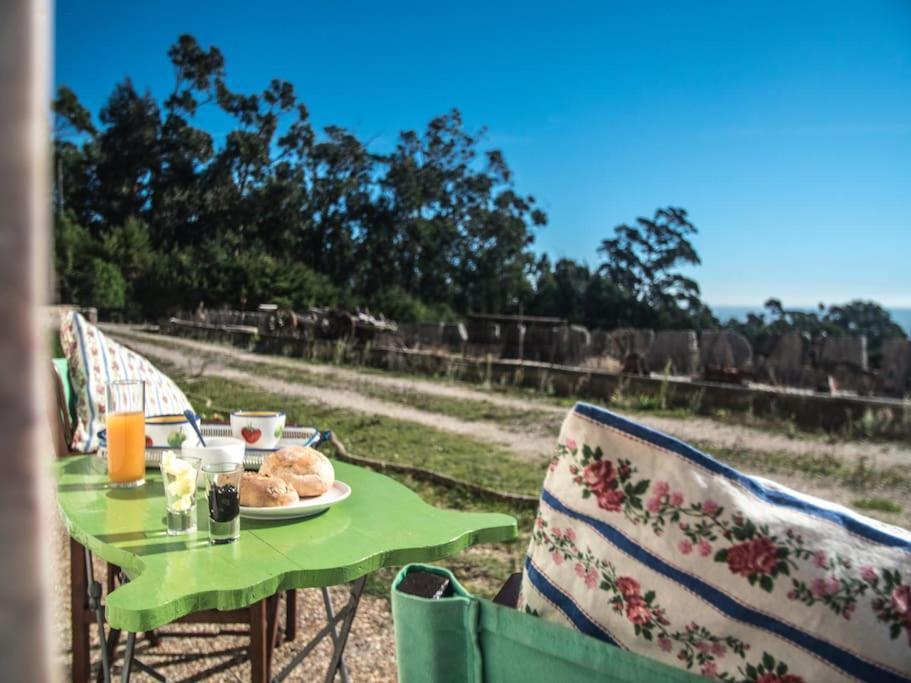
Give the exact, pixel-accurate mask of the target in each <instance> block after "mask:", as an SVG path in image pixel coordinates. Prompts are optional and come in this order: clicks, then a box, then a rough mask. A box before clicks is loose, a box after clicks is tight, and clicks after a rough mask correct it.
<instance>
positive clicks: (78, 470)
mask: <svg viewBox="0 0 911 683" xmlns="http://www.w3.org/2000/svg"><path fill="white" fill-rule="evenodd" d="M333 465H334V466H335V471H336V476H337V478H338V479H340V480H341V481H344V482H345V483H347V484H348V485H349V486H351V489H352V493H351V496H350V497H349V498H348V499H347V500H345V501H343V502H341V503H339V504H337V505H335V506H334V507H332V508H330V509H329V510H328V511H326V512H325V513H323V514H321V515H318V516H316V517H311V518H309V519H300V520H291V521H272V522H264V521H254V520H249V519H241V532H240V539H239V540H238V541H237V542H235V543H232V544H229V545H222V546H212V545H209V542H208V531H207V530H208V526H207V520H206V507H205V500H204V496H203V493H202V491H200V493H199V496H198V501H199V504H198V505H197V514H198V516H199V519H198V525H199V531H198V532H196V533H195V534H192V535H188V536H176V537H175V536H168V535H167V533H166V531H165V520H164V513H165V498H164V488H163V486H162V483H161V474H160V472H158V471H156V470H152V469H149V470H147V471H146V484H145V486H143V487H141V488H138V489H111V488H109V487H108V486H107V469H106V461H104V460H102V459H100V458H97V457H95V456H91V455H87V456H76V457H69V458H63V459H61V460H59V461H57V463H56V464H55V468H56V472H57V482H58V483H57V500H58V504H59V506H60V510H61V513H62V516H63V519H64V521H65V523H66V525H67V530H68V531H69V533H70V535H71V536H72V537H73V538H75V539H76V540H77V541H79V542H80V543H82V544H83V545H84V546H86V547H87V548H89V549H90V550H91V551H92V552H94V553H96V554H97V555H98V556H99V557H101V558H102V559H104V560H106V561H108V562H111V563H113V564H116V565H118V566H120V567H122V568H123V570H124V571H125V572H126V573H127V575H128V576H129V577H130V579H131V580H130V582H129V583H127V584H126V585H124V586H121V587H119V588H117V589H116V590H115V591H114V592H112V593H111V595H110V596H109V597H108V599H107V619H108V622H109V623H110V624H111V626H112V627H114V628H119V629H123V630H126V631H134V632H138V631H146V630H149V629H153V628H157V627H158V626H162V625H164V624H167V623H169V622H171V621H174V620H175V619H178V618H180V617H182V616H184V615H186V614H189V613H191V612H196V611H200V610H205V609H219V610H230V609H238V608H241V607H246V606H248V605H251V604H253V603H255V602H257V601H259V600H261V599H263V598H266V597H268V596H270V595H273V594H275V593H276V592H278V591H282V590H287V589H291V588H313V587H319V586H332V585H336V584H340V583H344V582H347V581H353V580H354V579H356V578H358V577H360V576H363V575H364V574H368V573H370V572H372V571H374V570H376V569H379V568H381V567H386V566H390V565H393V566H394V565H403V564H407V563H409V562H431V561H434V560H438V559H440V558H443V557H447V556H450V555H454V554H456V553H458V552H460V551H461V550H463V549H465V548H467V547H469V546H471V545H474V544H477V543H489V542H495V541H506V540H511V539H514V538H515V537H516V521H515V519H513V518H512V517H510V516H508V515H502V514H496V513H473V512H456V511H453V510H444V509H441V508H436V507H433V506H431V505H428V504H426V503H425V502H424V501H422V500H421V499H420V498H419V497H418V496H417V494H415V493H414V492H413V491H411V490H410V489H408V488H406V487H405V486H403V485H401V484H399V483H398V482H396V481H395V480H393V479H390V478H389V477H386V476H383V475H381V474H377V473H376V472H371V471H369V470H366V469H363V468H361V467H356V466H354V465H350V464H347V463H343V462H338V461H335V460H334V461H333Z"/></svg>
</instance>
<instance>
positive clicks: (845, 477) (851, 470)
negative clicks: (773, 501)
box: [694, 442, 911, 493]
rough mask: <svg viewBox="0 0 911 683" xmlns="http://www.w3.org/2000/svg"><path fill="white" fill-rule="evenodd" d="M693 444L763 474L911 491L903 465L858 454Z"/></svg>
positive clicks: (861, 488)
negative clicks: (844, 456) (845, 456)
mask: <svg viewBox="0 0 911 683" xmlns="http://www.w3.org/2000/svg"><path fill="white" fill-rule="evenodd" d="M694 445H695V446H696V448H699V449H700V450H703V451H705V452H706V453H710V454H711V455H713V456H715V457H716V458H717V459H718V460H720V461H722V462H725V463H727V464H729V465H731V466H733V467H736V468H738V469H741V470H742V469H754V470H757V471H760V472H762V474H763V476H765V475H771V474H799V475H804V476H809V477H813V478H825V479H830V480H834V482H835V483H837V484H839V485H841V486H843V487H845V488H848V489H851V490H853V491H857V492H860V493H865V492H867V491H869V490H871V489H878V488H883V487H885V488H893V489H899V490H903V491H911V476H909V474H908V473H907V470H906V469H905V468H902V467H885V468H881V469H880V468H874V467H871V466H870V465H869V463H868V461H867V459H866V458H861V459H859V460H858V461H857V462H854V463H847V462H845V461H843V460H839V459H838V458H835V457H833V456H831V455H826V454H824V453H814V454H812V455H795V454H793V453H783V452H779V451H774V452H768V451H751V450H747V449H743V448H726V447H720V446H716V445H714V444H710V443H700V442H696V443H694ZM783 483H785V484H786V483H787V482H783Z"/></svg>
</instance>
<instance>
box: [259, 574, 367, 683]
mask: <svg viewBox="0 0 911 683" xmlns="http://www.w3.org/2000/svg"><path fill="white" fill-rule="evenodd" d="M366 582H367V577H366V576H363V577H361V578H359V579H358V580H357V581H355V582H354V583H353V584H351V596H350V597H349V598H348V602H347V603H346V604H345V606H344V607H342V608H341V609H340V610H339V611H338V612H336V613H334V614H332V612H331V611H330V612H329V613H330V614H332V616H330V617H329V619H328V621H327V623H326V625H325V626H324V627H323V628H321V629H320V630H319V632H318V633H317V634H316V635H315V636H313V638H311V639H310V642H308V643H307V644H306V645H304V647H303V648H302V649H301V651H300V652H298V653H297V654H296V655H294V657H293V658H292V659H291V661H290V662H288V663H287V664H286V665H285V666H284V668H283V669H282V670H281V671H280V672H279V673H278V674H276V675H275V676H274V677H273V678H272V683H280V682H281V681H283V680H285V679H286V678H287V677H288V676H289V675H290V674H291V672H292V671H294V669H295V668H297V666H298V665H299V664H300V663H301V662H302V661H304V659H306V657H307V655H309V654H310V653H311V652H312V651H313V649H314V648H315V647H316V646H317V645H319V644H320V642H322V640H323V638H325V637H326V636H330V634H331V637H332V641H333V648H332V659H331V660H330V663H329V668H328V670H327V671H326V681H330V682H331V681H332V680H334V679H335V674H336V672H337V671H338V670H339V669H340V668H341V663H342V656H343V655H344V652H345V645H346V644H347V643H348V634H349V633H350V632H351V624H352V623H353V622H354V617H355V615H356V614H357V608H358V605H359V604H360V602H361V596H362V594H363V592H364V584H365V583H366ZM328 608H329V609H330V610H331V608H332V603H331V601H330V602H329V603H328ZM339 623H341V630H340V631H338V632H337V631H336V625H338V624H339ZM342 675H343V676H347V672H345V673H343V674H342Z"/></svg>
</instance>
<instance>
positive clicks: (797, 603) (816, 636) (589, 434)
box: [519, 403, 911, 683]
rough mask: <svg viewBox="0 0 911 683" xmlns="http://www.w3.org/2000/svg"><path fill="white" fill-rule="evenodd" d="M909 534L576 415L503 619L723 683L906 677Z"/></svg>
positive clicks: (656, 437)
mask: <svg viewBox="0 0 911 683" xmlns="http://www.w3.org/2000/svg"><path fill="white" fill-rule="evenodd" d="M909 552H911V534H909V533H908V532H906V531H904V530H901V529H898V528H896V527H892V526H889V525H886V524H882V523H879V522H877V521H875V520H872V519H868V518H865V517H863V516H861V515H857V514H855V513H853V512H851V511H849V510H847V509H846V508H844V507H841V506H838V505H834V504H831V503H826V502H824V501H820V500H818V499H814V498H810V497H808V496H803V495H801V494H798V493H796V492H794V491H791V490H789V489H786V488H784V487H781V486H778V485H776V484H773V483H771V482H768V481H765V480H761V479H758V478H755V477H748V476H745V475H743V474H741V473H739V472H737V471H736V470H734V469H732V468H730V467H727V466H725V465H722V464H720V463H719V462H717V461H716V460H714V459H713V458H712V457H710V456H708V455H706V454H704V453H701V452H700V451H698V450H696V449H694V448H692V447H690V446H688V445H687V444H685V443H683V442H681V441H679V440H677V439H674V438H672V437H669V436H667V435H664V434H661V433H659V432H656V431H652V430H650V429H648V428H646V427H643V426H642V425H639V424H637V423H635V422H632V421H630V420H627V419H625V418H622V417H620V416H618V415H616V414H614V413H611V412H609V411H606V410H603V409H600V408H596V407H594V406H591V405H587V404H584V403H580V404H577V405H576V406H575V408H574V409H573V410H572V411H571V412H570V414H569V415H568V416H567V418H566V420H565V421H564V423H563V428H562V430H561V433H560V438H559V443H558V446H557V450H556V455H555V457H554V458H553V461H552V462H551V465H550V469H549V471H548V474H547V477H546V479H545V482H544V488H543V490H542V493H541V503H540V508H539V512H538V516H537V518H536V520H535V526H534V528H533V531H532V539H531V543H530V545H529V549H528V554H527V557H526V564H525V572H524V575H523V580H522V590H521V594H520V596H519V607H520V609H524V610H526V611H527V612H530V613H532V614H537V615H539V616H541V617H542V618H544V619H547V620H551V621H554V622H558V623H562V624H565V625H567V626H570V627H572V628H575V629H578V630H580V631H582V632H584V633H587V634H589V635H591V636H593V637H595V638H598V639H600V640H603V641H606V642H610V643H615V644H616V645H618V646H620V647H623V648H626V649H629V650H631V651H633V652H636V653H640V654H643V655H646V656H648V657H651V658H654V659H656V660H658V661H661V662H664V663H666V664H670V665H674V666H677V667H682V668H684V669H687V670H690V671H693V672H697V673H701V674H703V675H705V676H709V677H717V678H721V679H724V680H737V681H757V682H762V683H799V682H800V681H807V682H809V681H846V680H856V679H861V680H870V681H873V680H875V681H900V680H908V679H909V678H911V554H909Z"/></svg>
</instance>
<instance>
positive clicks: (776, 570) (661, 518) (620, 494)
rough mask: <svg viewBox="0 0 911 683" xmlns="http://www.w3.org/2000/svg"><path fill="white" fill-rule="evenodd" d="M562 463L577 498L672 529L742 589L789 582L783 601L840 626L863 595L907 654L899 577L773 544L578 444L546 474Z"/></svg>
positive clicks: (714, 507)
mask: <svg viewBox="0 0 911 683" xmlns="http://www.w3.org/2000/svg"><path fill="white" fill-rule="evenodd" d="M562 459H566V460H568V461H569V463H570V464H569V471H570V474H572V475H573V481H574V482H575V483H576V484H577V485H579V486H580V487H581V488H582V497H583V498H585V499H587V498H591V497H594V498H595V501H596V502H597V504H598V507H600V508H601V509H603V510H606V511H608V512H617V513H622V514H623V515H624V516H625V517H626V518H627V519H628V520H629V521H631V522H632V523H633V524H637V525H643V526H647V527H650V528H651V529H652V531H653V533H654V534H655V535H657V536H661V535H663V534H664V533H665V532H666V530H667V529H669V528H672V527H676V529H677V530H678V531H679V532H680V533H681V534H682V535H683V538H681V539H680V540H679V541H678V542H677V543H676V544H675V547H676V549H677V552H679V553H680V554H681V555H697V556H700V557H710V556H711V557H712V559H713V561H714V562H718V563H724V564H726V565H727V568H728V571H730V572H731V573H732V574H735V575H737V576H741V577H743V578H744V579H745V580H746V581H747V582H748V583H749V585H751V586H758V587H759V588H761V589H762V590H764V591H766V592H769V593H771V592H772V590H773V589H774V587H775V583H776V581H777V580H778V579H780V578H781V577H790V580H791V589H790V590H789V591H788V593H787V597H788V599H790V600H794V601H796V602H801V603H803V604H805V605H807V606H812V605H815V604H821V605H823V606H825V607H826V608H828V609H830V610H831V611H832V612H834V613H835V614H837V615H839V616H841V617H843V618H844V619H846V620H850V619H851V618H852V616H853V614H854V613H855V611H856V610H857V606H858V602H859V600H860V599H862V598H864V597H865V596H867V595H868V594H869V595H870V598H871V599H870V602H869V607H870V609H871V610H872V612H873V613H874V614H875V615H876V618H877V619H878V620H879V621H880V622H882V623H883V625H884V626H885V627H887V628H888V629H889V634H890V637H891V638H892V639H893V640H895V639H897V638H898V637H899V635H901V633H902V631H904V632H905V634H906V636H907V642H908V645H909V646H911V585H909V584H908V583H905V582H904V579H903V577H902V575H901V572H899V571H898V570H896V569H888V568H880V569H877V568H874V567H871V566H867V565H864V566H861V567H859V568H855V567H854V566H853V563H852V562H851V560H850V559H848V558H846V557H842V556H840V555H835V554H831V553H828V552H826V551H825V550H823V549H811V548H807V547H806V544H805V541H804V539H803V537H802V536H801V535H800V534H799V533H796V532H794V531H793V530H790V529H789V530H787V532H786V533H785V534H784V536H783V537H781V538H779V537H777V536H775V535H773V534H772V533H771V532H770V530H769V528H768V527H767V526H766V525H757V524H755V523H753V522H752V521H751V520H749V519H746V518H745V517H744V516H743V515H741V514H733V515H730V516H726V515H725V514H724V512H725V510H724V507H723V506H721V505H719V504H718V502H717V501H715V500H712V499H711V498H708V499H705V500H702V501H689V502H687V501H686V500H685V497H684V495H683V493H682V492H680V491H675V490H673V488H672V487H671V485H670V483H669V482H666V481H656V482H652V481H651V480H649V479H638V480H637V479H636V477H635V475H636V473H637V469H636V468H635V467H634V466H633V465H632V463H631V462H630V461H629V460H625V459H623V458H618V459H617V461H616V464H615V463H614V462H612V461H611V460H610V459H608V458H605V457H604V453H603V451H602V449H601V448H600V447H598V448H595V449H594V450H592V449H591V448H590V447H589V446H588V445H586V444H583V445H582V447H581V448H579V446H578V444H577V443H576V442H575V441H573V440H571V439H567V440H566V443H563V444H559V445H558V446H557V452H556V455H555V456H554V458H553V460H552V462H551V469H554V468H555V467H556V466H557V464H559V462H560V461H561V460H562ZM808 567H812V568H813V569H814V571H816V572H817V573H819V576H817V577H815V578H813V579H812V580H810V581H809V582H807V581H804V580H801V579H797V578H794V577H791V572H792V570H797V569H798V568H803V569H806V568H808ZM637 614H638V613H637ZM762 675H764V676H778V677H779V678H780V677H781V676H782V675H783V674H779V673H777V668H775V669H774V670H769V669H768V668H766V669H765V670H764V671H763V673H762ZM748 680H759V679H758V678H754V679H748ZM769 680H772V679H769ZM775 680H778V679H777V678H776V679H775ZM781 680H784V679H781Z"/></svg>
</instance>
